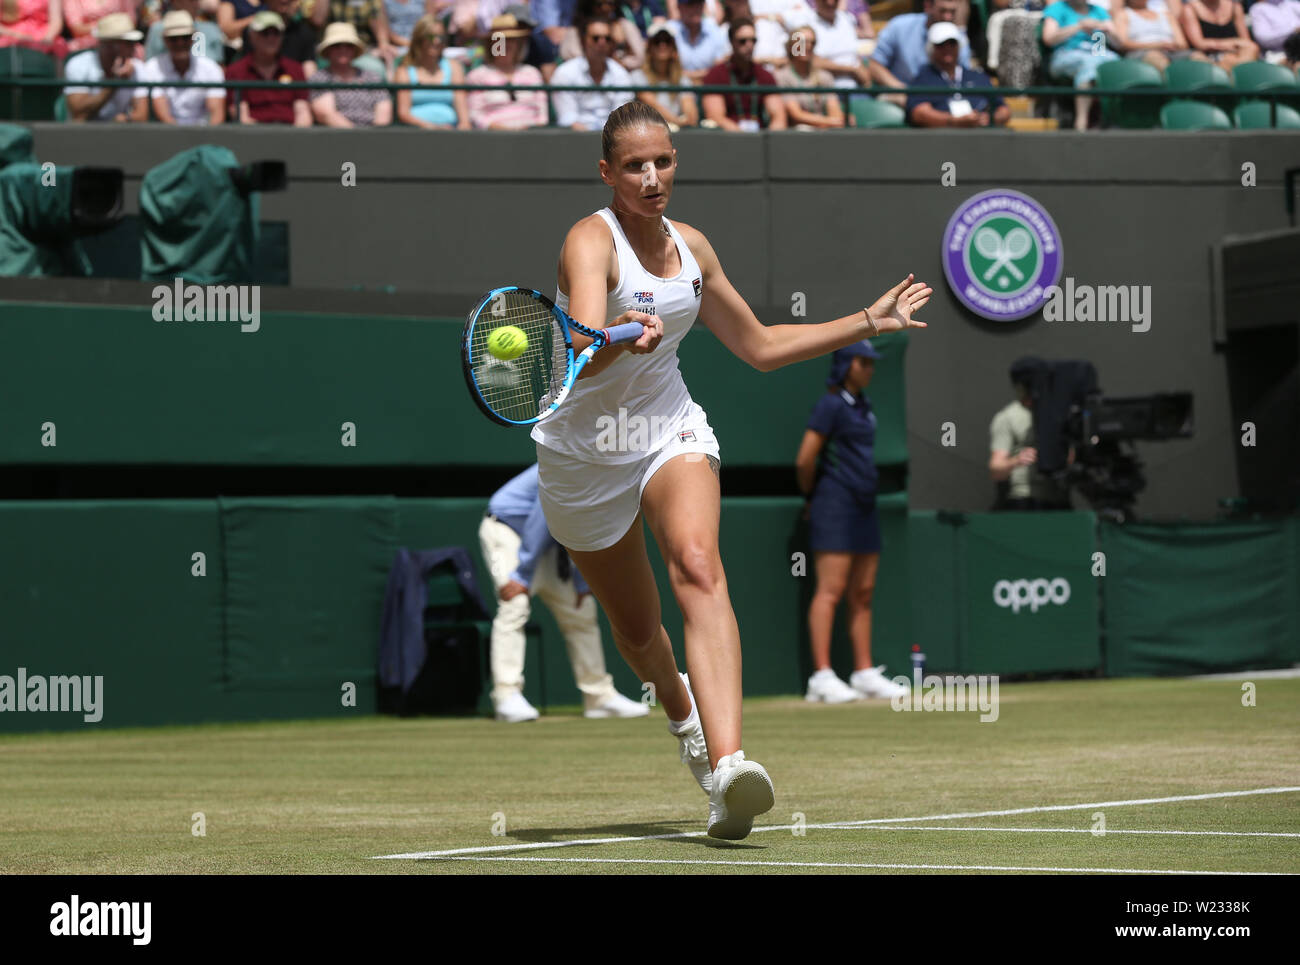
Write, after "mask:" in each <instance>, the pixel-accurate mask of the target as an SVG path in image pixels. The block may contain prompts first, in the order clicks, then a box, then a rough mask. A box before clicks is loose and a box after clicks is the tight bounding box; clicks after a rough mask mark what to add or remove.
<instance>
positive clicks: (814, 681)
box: [803, 667, 862, 704]
mask: <svg viewBox="0 0 1300 965" xmlns="http://www.w3.org/2000/svg"><path fill="white" fill-rule="evenodd" d="M803 699H804V700H806V701H808V702H809V703H823V704H846V703H848V702H849V701H851V700H861V699H862V695H861V694H859V693H858V692H857V691H856V690H854V689H853V688H852V687H850V686H849V685H848V684H846V683H845V682H844V681H843V680H841V679H840V678H839V677H837V676H835V671H834V670H831V669H830V668H829V667H828V668H826V669H825V670H818V671H817V672H816V673H815V674H813V675H812V676H811V677H809V678H808V692H807V693H806V694H804V698H803Z"/></svg>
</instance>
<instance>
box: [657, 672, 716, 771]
mask: <svg viewBox="0 0 1300 965" xmlns="http://www.w3.org/2000/svg"><path fill="white" fill-rule="evenodd" d="M681 678H682V683H684V684H685V685H686V690H687V692H688V693H691V681H690V678H688V677H687V676H686V674H681ZM668 733H670V734H672V735H673V736H674V737H676V738H677V740H678V741H679V742H680V744H681V756H682V763H683V764H685V765H686V766H687V767H689V768H690V769H691V774H692V775H693V776H694V777H695V780H697V781H699V783H700V787H702V788H703V789H704V793H705V794H708V793H709V792H710V791H712V790H713V769H712V768H711V767H709V749H708V747H707V746H706V745H705V743H704V729H703V728H702V727H701V726H700V715H699V711H698V709H697V708H696V707H695V694H694V693H691V716H690V717H689V718H687V720H686V721H685V722H684V726H683V727H682V729H681V730H677V729H675V728H674V727H673V722H672V721H671V720H670V721H669V722H668Z"/></svg>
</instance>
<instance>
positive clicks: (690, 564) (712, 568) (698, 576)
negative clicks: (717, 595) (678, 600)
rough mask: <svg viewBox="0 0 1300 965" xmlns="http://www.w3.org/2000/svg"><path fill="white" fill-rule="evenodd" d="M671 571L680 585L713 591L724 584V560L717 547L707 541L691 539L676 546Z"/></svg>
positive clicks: (677, 584) (674, 580)
mask: <svg viewBox="0 0 1300 965" xmlns="http://www.w3.org/2000/svg"><path fill="white" fill-rule="evenodd" d="M671 555H672V559H671V563H670V567H669V569H670V572H671V574H672V578H673V583H674V584H675V585H676V586H679V587H689V588H691V589H695V590H701V591H703V592H707V593H712V592H713V591H715V590H717V589H718V588H720V587H721V586H722V582H723V575H722V560H721V558H720V557H719V556H718V551H717V548H716V547H714V546H711V545H709V544H708V543H707V542H705V541H699V542H695V541H691V540H688V541H687V542H685V543H683V544H682V545H680V546H675V547H674V548H673V552H672V554H671Z"/></svg>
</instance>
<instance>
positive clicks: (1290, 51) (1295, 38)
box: [1282, 30, 1300, 64]
mask: <svg viewBox="0 0 1300 965" xmlns="http://www.w3.org/2000/svg"><path fill="white" fill-rule="evenodd" d="M1282 51H1283V53H1285V54H1286V59H1287V60H1289V61H1290V62H1291V63H1293V64H1294V63H1295V62H1296V61H1298V60H1300V30H1297V31H1295V32H1294V33H1292V34H1291V36H1289V37H1287V38H1286V40H1284V41H1282Z"/></svg>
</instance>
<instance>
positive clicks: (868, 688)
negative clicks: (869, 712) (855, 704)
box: [849, 664, 908, 700]
mask: <svg viewBox="0 0 1300 965" xmlns="http://www.w3.org/2000/svg"><path fill="white" fill-rule="evenodd" d="M884 669H885V665H884V664H881V665H880V666H879V667H868V668H867V669H866V670H855V671H854V672H853V675H852V676H851V677H849V686H850V687H852V688H853V689H854V690H855V691H857V692H858V693H859V694H861V695H862V696H863V697H883V698H885V699H886V700H890V699H892V698H894V697H902V696H904V695H905V694H907V693H908V689H907V688H906V687H903V686H901V685H900V684H896V683H894V681H892V680H890V679H889V678H888V677H886V676H885V674H884Z"/></svg>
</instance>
